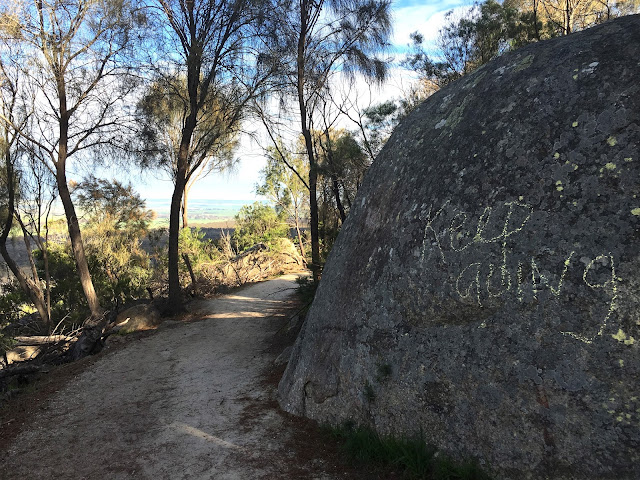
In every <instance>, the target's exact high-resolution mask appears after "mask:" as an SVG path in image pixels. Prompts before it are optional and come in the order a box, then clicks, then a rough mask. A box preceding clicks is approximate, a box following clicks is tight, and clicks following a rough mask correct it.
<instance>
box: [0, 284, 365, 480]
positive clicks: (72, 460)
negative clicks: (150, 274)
mask: <svg viewBox="0 0 640 480" xmlns="http://www.w3.org/2000/svg"><path fill="white" fill-rule="evenodd" d="M295 278H296V275H287V276H284V277H281V278H278V279H275V280H270V281H268V282H263V283H260V284H256V285H253V286H250V287H247V288H244V289H242V290H240V291H238V292H235V293H233V294H230V295H226V296H223V297H220V298H216V299H213V300H209V301H202V302H200V303H199V304H198V308H199V311H200V312H202V317H203V320H202V321H196V322H191V323H186V324H184V325H178V326H176V327H174V328H164V329H162V330H161V331H159V332H157V333H156V334H154V335H151V336H148V337H145V338H140V339H138V340H136V341H133V342H131V343H129V344H128V345H126V346H125V347H124V348H122V349H119V350H117V351H115V352H112V353H109V354H107V355H104V356H103V357H102V358H100V359H98V360H97V361H96V362H95V363H94V364H93V365H91V366H89V367H88V368H87V369H86V370H84V371H83V372H82V373H81V374H80V375H78V376H77V377H76V378H74V379H73V380H71V381H70V382H68V383H67V384H66V385H65V386H64V388H63V389H61V390H60V391H59V392H57V393H56V394H55V395H53V396H52V397H51V398H50V399H49V402H48V403H47V404H46V406H45V407H43V408H42V409H41V411H40V412H39V413H38V415H37V416H36V417H35V418H34V419H33V421H32V422H29V424H28V425H25V427H26V428H23V430H22V432H21V433H20V435H18V437H17V438H16V439H15V440H14V441H13V442H12V443H11V445H10V447H9V449H8V451H7V452H6V453H5V454H3V457H4V458H3V459H2V460H0V467H1V470H0V477H1V478H7V479H12V478H38V479H46V478H52V479H53V478H55V479H63V478H70V479H80V478H87V479H107V478H108V479H121V478H122V479H124V478H143V479H172V480H173V479H209V478H211V479H242V480H249V479H263V478H265V479H267V478H268V479H281V478H301V479H302V478H309V479H330V478H355V477H354V474H353V472H351V473H349V472H346V471H345V470H344V468H343V467H341V466H339V465H336V464H335V463H334V462H333V461H332V457H331V455H330V454H326V453H323V452H321V450H322V448H318V440H317V439H316V440H312V437H313V436H314V434H313V433H309V435H306V434H304V430H305V428H306V429H307V431H308V432H310V430H309V427H308V425H307V426H305V425H304V422H301V421H300V420H296V419H293V418H292V417H290V416H288V415H286V414H283V413H281V412H280V411H279V410H278V408H277V405H276V404H275V401H274V390H275V389H274V384H273V383H274V382H273V381H272V382H270V383H269V382H268V381H265V380H266V379H265V376H267V375H269V374H270V373H271V375H272V376H273V375H274V373H273V360H274V358H275V357H276V356H277V353H278V352H276V351H274V349H273V348H271V349H270V348H269V345H270V342H271V341H272V338H273V335H274V333H276V331H278V330H279V329H280V327H281V326H282V325H283V323H284V322H286V319H287V317H286V314H285V313H286V312H290V311H291V307H292V304H294V300H293V299H292V296H293V294H294V289H295V287H296V284H295V282H294V280H295ZM301 429H302V430H301ZM301 432H303V437H305V438H304V439H303V440H302V443H303V444H304V443H306V445H300V443H301V442H300V438H301ZM314 442H315V443H314ZM315 450H317V451H315ZM327 455H328V456H327ZM334 457H335V456H334Z"/></svg>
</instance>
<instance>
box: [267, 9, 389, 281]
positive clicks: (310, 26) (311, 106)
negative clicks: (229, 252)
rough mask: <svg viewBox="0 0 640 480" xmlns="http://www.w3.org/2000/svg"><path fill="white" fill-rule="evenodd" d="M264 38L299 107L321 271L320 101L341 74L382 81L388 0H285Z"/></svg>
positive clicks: (315, 257)
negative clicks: (317, 132) (316, 130)
mask: <svg viewBox="0 0 640 480" xmlns="http://www.w3.org/2000/svg"><path fill="white" fill-rule="evenodd" d="M280 8H281V10H280V14H278V15H273V22H274V26H273V30H272V32H273V33H272V35H271V36H269V37H268V38H266V39H265V42H266V47H267V49H268V50H270V60H271V61H273V62H274V63H275V64H277V65H278V72H279V73H280V79H281V81H282V83H281V93H282V94H284V96H286V97H287V98H288V99H289V100H290V101H291V102H292V104H293V106H294V108H295V109H296V110H297V115H298V119H299V122H300V123H299V127H300V132H301V133H302V136H303V138H304V142H305V150H306V155H307V158H308V161H309V181H308V186H309V206H310V230H311V257H312V269H313V271H314V276H315V278H316V279H318V278H319V275H320V243H319V235H318V201H317V180H318V160H317V158H316V154H315V149H314V144H313V138H312V134H311V132H312V130H313V128H314V117H315V114H316V113H317V110H318V108H319V105H320V103H321V102H320V100H321V99H322V98H324V97H325V96H327V92H328V91H329V89H330V88H331V85H330V83H331V79H332V77H334V76H335V75H337V74H341V75H349V76H353V75H355V74H362V75H364V76H365V77H368V78H370V79H376V80H380V81H381V80H383V79H384V77H385V75H386V71H387V64H386V62H385V61H384V60H382V59H381V58H379V57H378V56H377V55H378V54H379V53H381V52H382V51H383V50H384V49H385V47H386V46H387V45H388V39H389V35H390V33H391V16H390V2H389V1H388V0H283V1H282V2H281V4H280Z"/></svg>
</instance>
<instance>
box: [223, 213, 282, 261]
mask: <svg viewBox="0 0 640 480" xmlns="http://www.w3.org/2000/svg"><path fill="white" fill-rule="evenodd" d="M288 232H289V226H288V225H287V222H286V219H285V218H284V215H283V214H282V213H281V214H280V215H278V214H277V213H276V211H275V210H274V209H273V208H272V207H270V206H269V205H265V204H263V203H259V202H256V203H254V204H253V205H245V206H244V207H242V209H241V210H240V212H239V213H238V214H237V215H236V229H235V231H234V232H233V237H232V242H233V243H232V244H233V247H234V248H235V250H236V251H237V252H238V253H240V252H242V251H244V250H246V249H247V248H250V247H252V246H254V245H256V244H258V243H264V244H267V245H269V244H272V245H273V244H275V242H276V239H278V238H286V237H287V235H288Z"/></svg>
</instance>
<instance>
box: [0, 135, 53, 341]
mask: <svg viewBox="0 0 640 480" xmlns="http://www.w3.org/2000/svg"><path fill="white" fill-rule="evenodd" d="M7 144H8V142H7ZM5 148H6V151H5V152H4V157H5V173H6V175H7V193H8V196H9V198H8V205H7V212H6V215H7V218H6V220H5V224H4V229H3V230H2V234H0V255H2V258H3V259H4V261H5V263H6V264H7V267H9V270H11V273H13V275H14V276H15V277H16V280H18V283H19V284H20V288H21V289H22V291H23V292H25V293H26V294H27V295H28V296H29V298H30V299H31V301H32V302H33V304H34V306H35V307H36V310H37V311H38V315H40V318H41V319H42V322H43V323H44V324H45V325H46V326H47V328H49V329H50V328H51V326H50V325H51V318H50V316H49V311H48V309H47V305H46V302H45V299H44V295H43V293H42V289H41V288H40V285H39V281H38V276H37V271H36V272H34V274H35V276H34V278H33V280H31V279H30V278H28V277H27V276H26V275H25V274H24V273H23V272H22V270H20V268H19V267H18V265H17V264H16V262H15V261H14V260H13V258H11V257H10V256H9V252H8V251H7V238H8V236H9V232H10V231H11V225H12V223H13V216H14V214H15V210H16V206H15V185H14V180H15V176H14V175H15V174H14V171H13V164H12V163H11V157H10V155H11V152H10V151H9V147H8V146H5ZM25 240H27V242H28V239H27V237H25ZM26 247H27V250H28V249H29V246H28V243H27V244H26ZM29 257H30V259H31V260H32V261H33V256H32V253H31V252H29Z"/></svg>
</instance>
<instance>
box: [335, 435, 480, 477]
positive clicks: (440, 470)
mask: <svg viewBox="0 0 640 480" xmlns="http://www.w3.org/2000/svg"><path fill="white" fill-rule="evenodd" d="M330 431H331V433H332V435H333V436H334V438H336V439H338V441H339V442H340V443H341V444H342V450H343V451H344V452H345V453H346V454H347V456H348V457H349V458H350V459H351V460H352V461H354V462H356V463H360V464H374V465H378V466H380V467H393V468H394V469H398V468H399V469H401V470H402V471H403V473H404V474H405V475H406V476H407V477H408V478H414V479H428V480H490V478H491V477H489V475H487V474H486V473H484V472H483V471H482V470H481V469H480V467H478V465H477V464H476V463H475V462H465V463H456V462H454V461H452V460H451V459H450V458H449V457H447V456H445V455H441V454H440V453H439V452H438V451H437V449H435V448H433V447H430V446H428V445H427V444H426V443H425V441H424V437H423V435H419V436H416V437H413V438H397V437H393V436H381V435H378V433H376V432H375V431H374V430H372V429H370V428H366V427H356V426H354V425H353V424H349V423H347V424H345V425H343V426H341V427H338V428H331V429H330Z"/></svg>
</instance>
